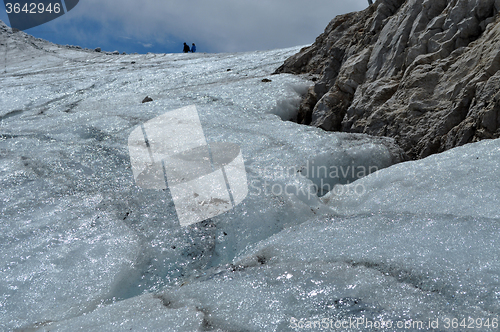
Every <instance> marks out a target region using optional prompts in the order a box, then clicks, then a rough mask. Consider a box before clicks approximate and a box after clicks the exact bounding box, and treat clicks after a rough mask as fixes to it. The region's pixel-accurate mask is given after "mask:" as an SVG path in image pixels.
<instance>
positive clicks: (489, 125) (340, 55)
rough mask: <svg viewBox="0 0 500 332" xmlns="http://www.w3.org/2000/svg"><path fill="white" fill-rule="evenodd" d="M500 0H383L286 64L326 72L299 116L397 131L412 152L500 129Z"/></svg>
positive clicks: (336, 25) (335, 126)
mask: <svg viewBox="0 0 500 332" xmlns="http://www.w3.org/2000/svg"><path fill="white" fill-rule="evenodd" d="M499 10H500V0H460V1H457V0H424V1H422V0H407V1H403V0H378V1H376V2H375V4H374V5H372V6H370V7H368V8H367V9H366V10H364V11H362V12H357V13H350V14H346V15H341V16H338V17H336V18H335V19H334V20H332V21H331V22H330V24H329V25H328V26H327V28H326V30H325V32H324V33H323V34H322V35H320V36H319V37H318V38H317V39H316V41H315V43H314V44H313V45H312V46H310V47H307V48H304V49H302V50H301V51H300V52H299V53H298V54H296V55H294V56H293V57H291V58H290V59H288V60H287V61H286V62H285V63H284V64H283V66H281V67H280V68H279V69H278V70H277V72H288V73H295V74H302V73H309V74H312V75H316V76H318V77H319V80H318V81H317V82H316V84H315V85H314V86H313V87H312V88H311V89H309V92H308V94H307V95H306V96H305V98H304V99H303V101H302V103H301V106H300V111H299V117H298V122H300V123H303V124H310V125H313V126H317V127H321V128H323V129H325V130H332V131H344V132H357V133H366V134H371V135H378V136H389V137H394V138H395V139H396V141H397V142H398V144H399V145H400V146H401V147H402V148H403V149H404V150H405V152H406V153H407V154H408V155H409V156H411V157H412V158H423V157H426V156H428V155H430V154H433V153H437V152H441V151H444V150H447V149H450V148H453V147H455V146H459V145H462V144H465V143H468V142H475V141H479V140H481V139H486V138H498V137H500V112H499V110H500V92H499V88H500V72H499V69H500V21H499V19H498V16H499V15H498V12H499Z"/></svg>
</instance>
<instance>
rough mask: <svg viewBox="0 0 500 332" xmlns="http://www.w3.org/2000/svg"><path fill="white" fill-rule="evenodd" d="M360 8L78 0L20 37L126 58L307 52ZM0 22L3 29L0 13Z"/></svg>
mask: <svg viewBox="0 0 500 332" xmlns="http://www.w3.org/2000/svg"><path fill="white" fill-rule="evenodd" d="M13 1H14V0H13ZM2 6H3V4H2ZM367 6H368V2H367V0H350V1H345V0H250V1H249V0H105V1H103V0H80V2H79V3H78V5H77V6H76V7H75V8H74V9H73V10H71V11H69V12H68V13H67V14H65V15H63V16H61V17H59V18H57V19H55V20H53V21H51V22H48V23H45V24H43V25H41V26H38V27H35V28H32V29H28V30H26V32H27V33H29V34H32V35H34V36H36V37H39V38H43V39H47V40H49V41H52V42H55V43H58V44H63V45H65V44H70V45H79V46H82V47H88V48H92V49H93V48H96V47H101V48H102V49H103V50H106V51H114V50H118V51H120V52H127V53H132V52H138V53H146V52H155V53H172V52H181V51H182V43H183V42H187V43H188V44H189V45H191V43H196V46H197V48H198V51H200V52H243V51H253V50H267V49H274V48H284V47H291V46H297V45H307V44H311V43H313V42H314V40H315V38H316V37H317V36H318V35H319V34H320V33H321V32H323V30H324V29H325V27H326V25H327V24H328V22H330V20H331V19H332V18H334V17H335V16H336V15H339V14H344V13H347V12H352V11H357V10H362V9H364V8H366V7H367ZM0 19H1V20H2V21H4V22H5V23H6V24H8V25H9V21H8V18H7V14H6V12H5V9H4V10H2V11H1V13H0Z"/></svg>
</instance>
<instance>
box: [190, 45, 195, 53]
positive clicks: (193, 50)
mask: <svg viewBox="0 0 500 332" xmlns="http://www.w3.org/2000/svg"><path fill="white" fill-rule="evenodd" d="M191 52H193V53H194V52H196V45H195V44H194V43H193V46H191Z"/></svg>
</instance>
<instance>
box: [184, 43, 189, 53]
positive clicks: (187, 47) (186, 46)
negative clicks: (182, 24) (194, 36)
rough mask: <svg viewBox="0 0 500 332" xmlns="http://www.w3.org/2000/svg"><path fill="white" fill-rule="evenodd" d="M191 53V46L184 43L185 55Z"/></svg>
mask: <svg viewBox="0 0 500 332" xmlns="http://www.w3.org/2000/svg"><path fill="white" fill-rule="evenodd" d="M189 51H190V50H189V45H188V44H186V43H184V49H183V52H184V53H187V52H189Z"/></svg>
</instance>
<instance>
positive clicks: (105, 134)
mask: <svg viewBox="0 0 500 332" xmlns="http://www.w3.org/2000/svg"><path fill="white" fill-rule="evenodd" d="M0 29H2V30H1V33H0V38H1V42H0V44H2V45H0V54H2V55H4V56H3V58H2V59H1V61H2V63H1V64H2V66H1V67H2V68H3V71H2V73H1V74H0V120H1V122H0V185H1V188H2V190H1V194H0V197H1V199H0V209H1V217H0V218H1V222H0V257H1V260H0V278H1V280H2V283H0V326H1V328H2V329H3V330H5V331H11V330H18V331H124V330H148V331H204V330H214V331H288V330H300V328H299V327H300V326H303V325H301V324H305V322H306V321H310V320H313V319H314V320H318V319H330V320H331V321H330V322H331V323H332V324H335V322H341V323H342V322H344V321H349V320H351V321H353V320H357V322H358V320H359V322H361V319H364V321H363V323H368V322H367V320H371V321H373V322H375V321H377V322H380V321H381V320H384V321H385V322H386V323H387V322H388V321H389V320H392V321H394V324H395V325H396V324H397V321H398V320H401V321H404V322H405V323H406V322H408V321H409V320H411V319H413V320H422V321H423V322H424V323H423V324H424V325H425V326H427V323H428V320H429V319H430V320H436V319H439V328H437V329H434V330H437V331H444V330H446V327H445V325H444V324H445V321H444V320H445V319H446V318H447V317H448V318H450V319H451V318H464V317H466V318H467V317H469V316H470V317H474V318H475V319H476V318H483V322H486V319H488V322H489V324H490V327H489V328H484V326H482V327H481V328H482V330H483V331H487V330H492V331H493V330H495V329H494V328H492V327H491V324H492V322H493V319H494V318H495V317H496V316H495V315H496V314H497V313H498V311H499V296H500V288H499V287H500V286H499V285H500V284H499V283H498V278H499V263H498V252H499V251H498V249H499V242H498V241H499V238H498V230H497V228H498V221H499V220H498V214H497V213H496V208H495V207H496V206H498V205H499V204H498V203H499V202H498V186H497V184H496V182H495V180H496V179H497V178H498V168H497V167H496V164H495V160H496V158H498V157H497V156H498V155H499V151H498V149H499V143H498V142H497V141H486V142H483V143H479V144H476V145H469V146H465V147H463V148H460V149H455V150H451V151H449V152H447V153H446V154H443V155H436V156H434V157H432V158H428V159H424V160H422V161H419V162H411V163H400V164H398V165H394V166H391V165H393V164H395V163H398V162H400V161H402V160H403V159H404V155H402V152H401V150H400V149H398V148H397V147H396V146H395V145H394V143H393V141H392V140H390V139H385V138H372V137H369V136H366V135H353V134H338V133H327V132H324V131H322V130H320V129H317V128H312V127H307V126H301V125H298V124H296V123H293V122H290V121H286V120H289V119H292V118H294V116H296V114H295V112H296V110H297V108H298V103H299V101H300V94H301V93H304V92H305V91H306V90H307V88H308V86H309V85H310V83H309V82H308V81H306V80H304V79H302V78H300V77H295V76H292V75H272V76H271V75H270V73H271V72H273V71H274V70H275V68H276V67H278V66H279V65H280V64H281V63H282V62H283V61H284V59H286V58H287V57H289V56H291V55H292V54H294V53H295V52H297V50H298V48H292V49H286V50H273V51H267V52H254V53H245V54H147V55H108V54H102V53H97V52H91V51H85V50H77V49H74V48H67V47H60V46H57V45H53V44H50V43H47V42H45V41H41V40H36V39H34V38H32V37H30V36H27V35H25V34H24V33H16V34H13V33H12V32H11V31H10V30H9V29H8V28H6V27H4V28H2V27H0ZM264 78H267V79H268V80H270V82H269V81H266V80H264V81H263V79H264ZM146 96H149V97H151V98H152V99H153V101H152V102H148V103H141V101H142V100H143V99H144V97H146ZM188 105H196V107H197V109H198V113H199V117H200V121H201V125H202V126H203V131H204V134H205V136H206V138H207V141H210V142H216V141H219V142H220V141H222V142H232V143H236V144H238V145H239V146H240V147H241V151H242V153H243V157H244V161H245V169H246V173H247V178H248V185H249V192H248V196H247V197H246V199H245V200H244V201H243V202H242V203H241V204H240V205H238V206H236V207H235V208H234V209H233V210H231V211H229V212H227V213H225V214H222V215H219V216H217V217H214V218H212V219H209V220H206V221H203V222H200V223H197V224H194V225H190V226H188V227H180V226H179V222H178V220H177V216H176V212H175V208H174V204H173V202H172V198H171V196H170V194H169V191H168V190H167V191H163V190H152V189H142V188H140V187H138V186H136V185H135V182H134V177H133V173H132V169H131V164H130V158H129V155H128V153H129V150H128V147H127V139H128V137H129V135H130V133H131V132H132V131H133V130H134V129H135V128H137V127H138V126H140V125H141V124H142V123H144V122H146V121H148V120H150V119H153V118H155V117H157V116H159V115H162V114H164V113H166V112H169V111H172V110H175V109H177V108H180V107H183V106H188ZM284 120H285V121H284ZM477 158H479V159H477ZM389 166H391V167H389ZM383 168H384V169H383ZM320 169H326V170H327V171H328V174H327V176H326V177H325V176H322V177H318V175H317V173H318V171H319V170H320ZM381 169H382V170H381ZM374 170H381V171H378V172H375V173H373V174H371V175H368V173H370V172H372V171H374ZM353 172H354V174H353ZM313 173H314V174H313ZM362 175H368V176H367V177H364V178H363V179H361V180H357V181H355V182H354V183H350V184H347V183H349V182H353V181H354V180H356V179H357V178H359V177H361V176H362ZM322 181H323V184H324V185H325V186H324V187H323V190H327V189H328V186H330V188H334V192H332V193H329V194H326V195H325V196H323V197H321V198H320V197H318V196H317V195H316V192H315V187H314V185H315V184H316V185H318V184H319V185H321V183H322ZM333 186H335V187H333ZM285 191H286V192H287V193H288V194H287V193H285ZM320 194H321V193H320ZM455 199H456V201H455ZM454 202H456V203H454ZM465 202H470V203H471V204H470V206H469V207H467V205H466V204H465ZM440 206H442V209H439V207H440ZM300 319H303V320H302V323H299V321H298V320H300ZM351 327H352V325H350V326H348V327H344V328H343V329H342V330H346V331H347V330H352V331H358V330H363V329H365V330H372V328H370V327H369V326H368V327H367V328H365V327H364V326H357V327H356V328H351ZM417 327H418V326H417ZM334 328H335V326H334ZM332 329H333V328H332ZM316 330H320V329H316ZM337 330H340V329H337ZM393 330H396V329H395V328H394V329H393ZM410 330H411V329H410ZM414 330H416V329H414ZM422 330H424V328H422Z"/></svg>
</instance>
